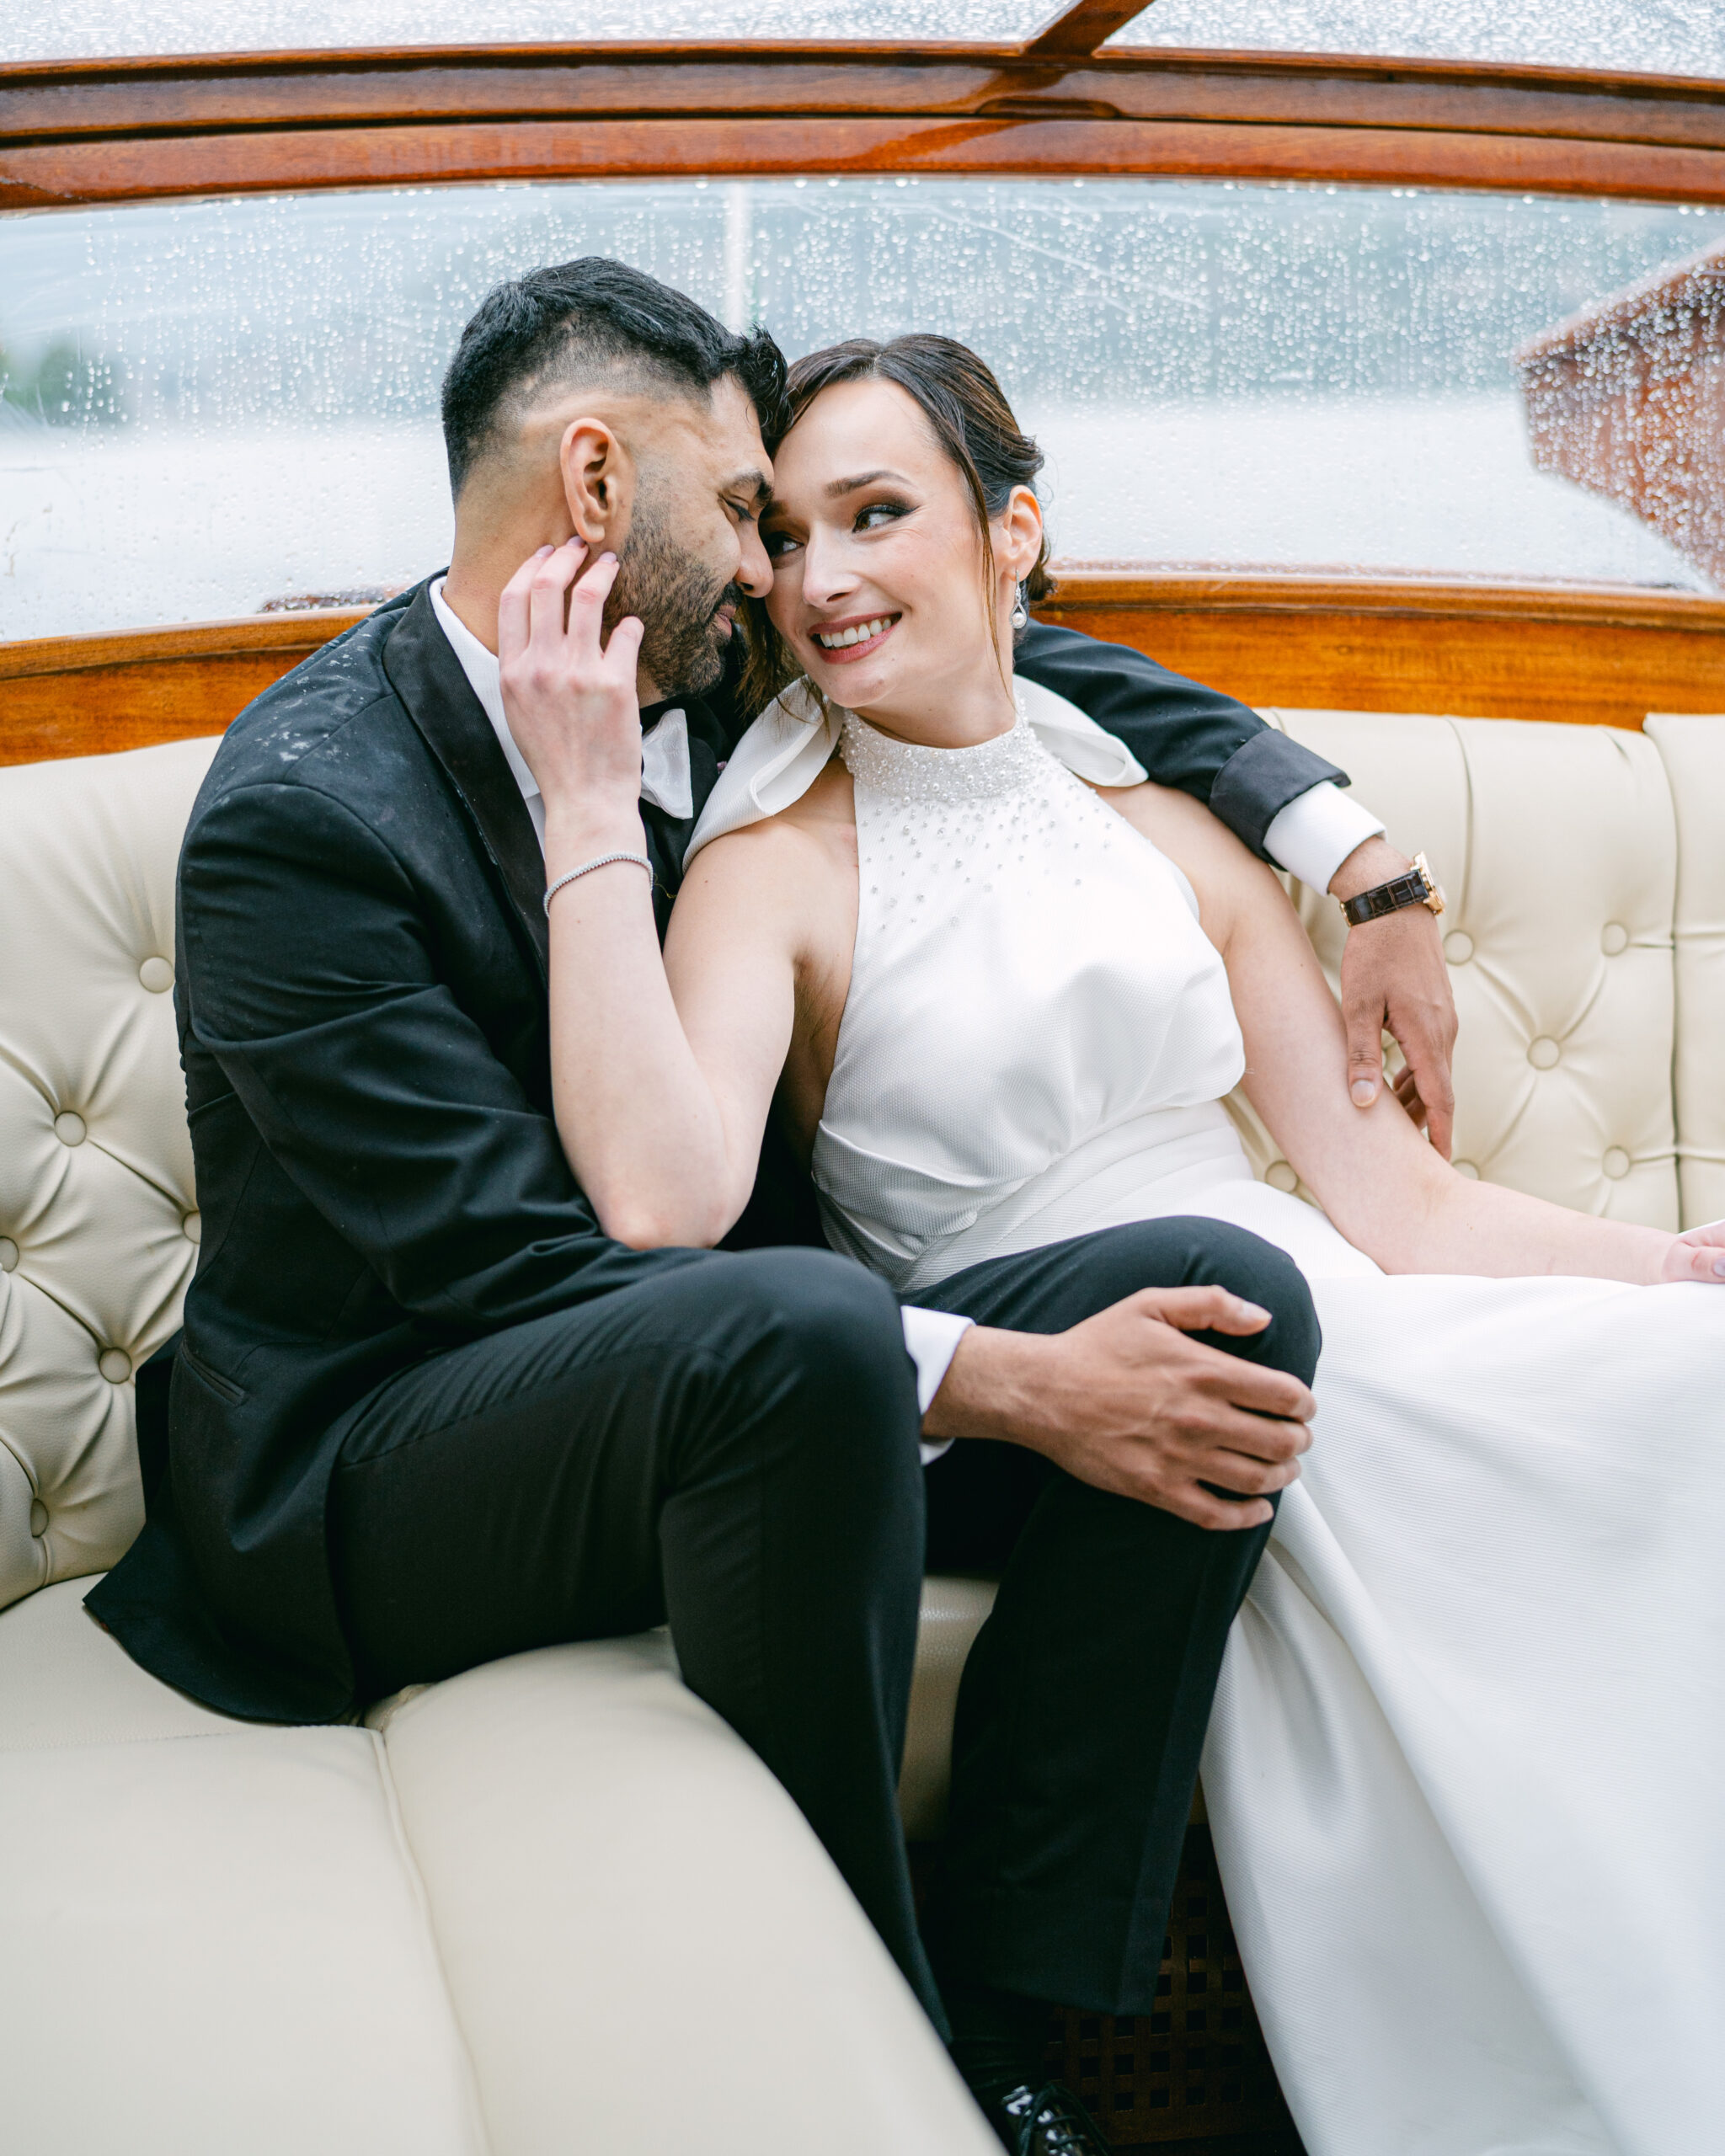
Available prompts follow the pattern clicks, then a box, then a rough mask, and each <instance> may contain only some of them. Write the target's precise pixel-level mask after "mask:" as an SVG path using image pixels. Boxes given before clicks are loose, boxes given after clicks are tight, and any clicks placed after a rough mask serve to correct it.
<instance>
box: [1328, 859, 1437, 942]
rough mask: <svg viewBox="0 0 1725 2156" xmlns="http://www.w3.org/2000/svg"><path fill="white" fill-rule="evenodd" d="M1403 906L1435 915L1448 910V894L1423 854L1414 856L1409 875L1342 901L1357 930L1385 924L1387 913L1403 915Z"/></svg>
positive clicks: (1350, 922)
mask: <svg viewBox="0 0 1725 2156" xmlns="http://www.w3.org/2000/svg"><path fill="white" fill-rule="evenodd" d="M1403 906H1424V907H1426V908H1428V909H1429V910H1430V911H1431V912H1433V913H1441V912H1442V911H1443V910H1444V894H1443V893H1442V892H1441V891H1440V890H1439V889H1438V882H1437V878H1436V877H1434V875H1433V874H1432V872H1431V870H1430V869H1429V867H1427V866H1426V858H1425V856H1424V855H1423V853H1417V854H1415V855H1414V857H1413V867H1412V868H1411V869H1410V870H1409V871H1408V873H1407V875H1405V876H1392V877H1391V878H1390V881H1389V882H1388V883H1375V884H1374V885H1373V886H1372V888H1371V889H1370V890H1369V891H1362V892H1361V893H1360V894H1359V897H1358V898H1356V899H1343V900H1342V910H1343V913H1344V914H1346V915H1347V916H1348V926H1350V927H1353V928H1358V927H1359V924H1360V923H1361V922H1362V921H1381V920H1382V919H1383V917H1384V915H1386V913H1400V912H1401V910H1402V907H1403Z"/></svg>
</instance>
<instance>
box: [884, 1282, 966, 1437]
mask: <svg viewBox="0 0 1725 2156" xmlns="http://www.w3.org/2000/svg"><path fill="white" fill-rule="evenodd" d="M899 1318H900V1322H901V1323H902V1325H903V1326H904V1328H905V1353H906V1354H907V1355H908V1356H909V1357H910V1358H911V1361H912V1362H913V1363H914V1364H916V1409H917V1412H918V1413H919V1414H922V1415H926V1414H927V1412H928V1409H929V1403H930V1402H931V1401H932V1400H933V1398H934V1396H935V1395H936V1393H937V1392H938V1391H939V1390H940V1389H941V1385H942V1383H943V1380H944V1379H945V1377H946V1374H947V1372H948V1369H950V1368H951V1367H952V1360H953V1356H954V1355H955V1354H956V1353H958V1349H959V1342H960V1341H961V1340H962V1339H963V1338H964V1335H965V1334H966V1333H967V1332H968V1331H969V1330H970V1328H971V1326H973V1325H974V1324H975V1322H976V1321H975V1318H969V1317H959V1316H958V1315H956V1314H955V1313H954V1312H953V1311H952V1310H918V1309H917V1308H916V1305H914V1304H912V1303H906V1304H905V1305H904V1307H903V1308H902V1309H901V1310H900V1312H899ZM952 1442H953V1441H952V1439H951V1438H948V1439H947V1441H946V1444H925V1445H924V1446H923V1448H922V1465H924V1466H925V1467H927V1465H928V1463H929V1462H930V1460H938V1459H939V1458H940V1456H941V1454H943V1452H945V1451H946V1450H947V1449H948V1446H949V1445H950V1444H952Z"/></svg>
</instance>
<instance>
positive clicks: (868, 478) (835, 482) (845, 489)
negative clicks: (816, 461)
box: [825, 464, 910, 501]
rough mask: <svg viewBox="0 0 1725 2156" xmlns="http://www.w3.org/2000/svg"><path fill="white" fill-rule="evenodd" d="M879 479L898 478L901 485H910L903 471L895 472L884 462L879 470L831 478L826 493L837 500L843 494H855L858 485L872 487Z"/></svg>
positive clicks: (829, 498)
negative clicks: (845, 477)
mask: <svg viewBox="0 0 1725 2156" xmlns="http://www.w3.org/2000/svg"><path fill="white" fill-rule="evenodd" d="M877 479H896V480H897V481H898V483H899V484H900V486H901V487H907V486H909V485H910V481H909V480H908V479H907V478H905V475H904V473H903V472H895V471H893V470H892V469H891V468H890V467H889V466H887V465H884V464H883V465H882V466H880V467H879V469H878V470H877V471H873V472H857V473H856V474H855V475H854V476H853V477H852V478H848V479H829V480H828V481H827V483H826V487H825V494H826V498H827V499H828V500H829V501H836V500H837V499H838V498H839V496H840V495H841V494H855V493H856V491H857V488H858V487H872V486H873V484H874V483H875V481H876V480H877Z"/></svg>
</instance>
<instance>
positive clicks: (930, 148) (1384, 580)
mask: <svg viewBox="0 0 1725 2156" xmlns="http://www.w3.org/2000/svg"><path fill="white" fill-rule="evenodd" d="M1138 12H1140V10H1139V8H1138V6H1136V5H1135V4H1132V0H1078V3H1077V4H1076V5H1071V6H1068V7H1067V8H1065V10H1064V12H1062V13H1060V15H1058V16H1057V17H1056V18H1055V20H1054V21H1053V22H1051V23H1050V24H1049V25H1048V26H1047V27H1046V28H1045V29H1043V30H1042V31H1040V32H1039V34H1038V35H1035V36H1033V37H1032V38H1030V39H1028V40H1026V41H1025V42H1023V43H1022V44H1017V45H974V44H952V43H948V44H940V43H928V42H922V43H914V44H913V43H902V44H897V43H895V44H860V43H852V44H842V45H841V44H820V45H814V44H809V45H793V44H782V43H775V44H773V45H749V44H742V43H733V44H706V45H671V44H652V45H646V44H643V45H625V44H605V45H587V46H579V45H558V46H547V45H538V46H533V45H521V46H504V47H498V46H493V47H487V48H483V49H473V50H463V49H457V48H441V47H440V48H419V49H416V50H407V49H403V50H395V51H356V52H299V53H272V54H264V55H257V54H240V55H219V56H207V57H190V58H186V57H179V56H175V57H172V58H163V59H148V60H136V61H131V60H128V61H79V62H75V63H63V62H55V63H43V64H40V65H29V66H22V67H9V68H7V69H4V70H0V210H13V211H18V210H47V209H55V208H75V207H86V206H89V205H98V204H115V203H120V202H125V201H132V200H148V199H161V198H166V197H179V198H187V197H198V196H211V195H232V194H239V193H248V192H258V191H282V190H288V191H300V190H303V189H317V188H359V187H372V186H377V187H399V186H403V185H423V184H447V183H450V182H455V181H463V180H467V181H475V180H497V179H601V178H603V179H640V178H649V177H665V176H671V177H695V176H697V175H698V176H700V177H702V178H713V179H720V178H761V177H768V176H774V175H780V174H798V175H810V176H812V175H815V174H837V173H846V174H858V175H872V174H880V173H892V174H896V175H904V174H913V173H914V174H941V175H943V176H949V177H950V176H960V175H983V174H989V173H995V174H1010V175H1015V176H1018V177H1052V176H1056V175H1066V176H1078V177H1081V176H1086V175H1090V174H1095V175H1097V176H1098V177H1103V176H1106V177H1111V178H1112V177H1119V176H1121V175H1134V174H1142V175H1149V174H1160V175H1163V176H1174V177H1193V178H1197V177H1204V178H1232V179H1257V180H1263V179H1281V180H1309V181H1327V182H1331V183H1338V184H1377V185H1399V186H1409V185H1418V186H1422V187H1442V188H1461V189H1489V190H1513V191H1514V192H1516V193H1519V194H1558V195H1563V194H1568V195H1605V196H1619V197H1630V198H1634V199H1637V200H1650V201H1673V200H1680V201H1684V202H1690V203H1696V204H1722V203H1725V83H1698V82H1694V81H1690V80H1686V79H1679V78H1672V77H1655V76H1618V75H1610V74H1605V73H1600V72H1586V71H1578V70H1561V69H1551V68H1529V67H1503V66H1497V65H1492V66H1485V65H1463V64H1461V63H1454V62H1447V61H1446V62H1441V63H1439V62H1428V61H1418V62H1416V61H1381V60H1362V59H1333V58H1327V57H1325V58H1308V57H1306V56H1298V55H1294V56H1289V55H1282V54H1267V53H1252V52H1194V51H1164V50H1162V49H1159V48H1142V47H1140V48H1133V47H1125V48H1114V49H1110V50H1108V51H1103V50H1100V49H1099V48H1100V47H1101V46H1102V45H1103V41H1104V40H1106V39H1107V38H1108V36H1109V35H1112V33H1113V32H1114V30H1116V29H1119V27H1120V26H1121V25H1122V24H1124V23H1125V22H1127V21H1129V20H1130V19H1131V17H1132V16H1133V15H1134V14H1135V13H1138ZM1043 611H1044V612H1045V613H1046V614H1047V615H1048V616H1049V617H1050V618H1055V619H1061V620H1066V621H1070V622H1072V623H1073V624H1074V625H1075V626H1078V627H1084V628H1087V629H1090V630H1092V631H1093V632H1097V633H1098V634H1102V635H1105V636H1109V637H1112V638H1114V639H1115V640H1117V641H1119V642H1123V643H1132V644H1135V645H1137V646H1139V647H1140V648H1143V649H1146V650H1150V651H1152V652H1153V653H1154V654H1156V656H1157V657H1158V658H1161V659H1163V660H1164V661H1165V662H1166V663H1167V664H1171V665H1172V666H1174V667H1176V668H1177V669H1178V670H1183V671H1187V672H1190V673H1193V674H1196V675H1199V676H1200V677H1201V678H1204V679H1206V680H1211V681H1213V682H1214V683H1215V685H1216V686H1219V687H1222V688H1226V689H1228V690H1230V691H1232V692H1233V693H1234V694H1236V695H1239V696H1243V697H1245V698H1247V700H1248V701H1250V702H1255V703H1260V704H1270V703H1273V704H1282V705H1289V706H1299V705H1306V706H1314V705H1316V706H1330V707H1351V708H1356V709H1381V710H1391V711H1393V710H1404V711H1406V710H1420V711H1446V712H1457V713H1462V714H1475V715H1481V716H1489V717H1511V718H1561V719H1572V720H1577V721H1585V722H1592V723H1609V724H1615V725H1620V726H1622V725H1627V726H1637V725H1639V723H1641V718H1642V715H1643V714H1644V713H1645V712H1647V711H1648V710H1655V709H1658V710H1671V711H1708V710H1721V709H1725V599H1719V600H1715V599H1712V598H1710V597H1706V596H1697V595H1691V594H1687V593H1677V592H1665V591H1661V590H1652V589H1643V588H1638V587H1637V588H1625V587H1610V588H1607V587H1600V586H1597V585H1565V584H1549V585H1543V584H1505V583H1493V582H1487V581H1479V582H1470V581H1458V580H1455V579H1449V580H1433V579H1416V578H1403V577H1350V576H1342V575H1338V574H1333V573H1327V574H1326V573H1317V574H1308V575H1296V574H1283V573H1280V572H1277V573H1274V574H1271V573H1258V572H1253V571H1250V570H1244V569H1240V568H1227V569H1218V570H1215V571H1210V570H1205V569H1201V568H1199V569H1188V568H1147V567H1145V566H1143V565H1138V564H1130V563H1087V564H1065V565H1063V567H1062V572H1061V588H1060V591H1059V593H1058V594H1057V595H1056V596H1055V600H1054V602H1053V603H1052V604H1051V605H1050V606H1048V607H1046V608H1045V609H1044V610H1043ZM355 618H356V616H355V615H354V614H353V613H352V612H351V611H341V610H325V611H307V612H303V613H297V614H288V615H264V616H254V617H251V618H249V619H246V620H242V621H236V622H217V623H211V624H206V625H201V626H197V627H174V628H164V629H158V630H139V631H136V632H126V633H124V634H120V635H104V636H92V637H73V638H52V639H46V640H42V641H40V642H35V643H12V644H0V762H18V761H29V760H35V759H38V758H41V757H45V756H55V755H86V754H95V753H99V752H101V751H104V750H110V749H115V748H122V747H132V746H138V745H142V744H144V743H147V742H150V741H157V740H163V739H174V738H177V737H179V736H182V735H184V734H195V733H210V732H212V731H216V730H219V728H221V727H222V726H223V725H225V724H226V723H227V721H228V719H230V718H232V716H233V715H234V713H235V712H237V711H238V709H239V708H241V707H242V706H243V704H244V703H245V702H247V701H248V700H249V698H250V697H251V696H254V695H255V694H257V693H258V692H259V690H261V689H262V688H263V687H264V686H267V684H268V682H269V681H270V680H273V679H275V676H276V675H279V674H280V673H281V672H282V671H284V670H286V667H287V666H289V665H291V664H295V663H296V662H297V660H298V659H301V658H303V657H304V656H305V655H306V654H307V652H309V651H311V650H312V649H314V648H316V647H317V646H318V644H319V643H322V642H323V641H324V640H325V639H326V638H328V637H329V636H331V635H334V634H335V633H337V632H339V630H340V629H341V628H342V627H346V626H347V625H348V623H349V622H350V621H352V620H353V619H355Z"/></svg>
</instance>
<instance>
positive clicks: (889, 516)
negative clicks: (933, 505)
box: [857, 502, 911, 531]
mask: <svg viewBox="0 0 1725 2156" xmlns="http://www.w3.org/2000/svg"><path fill="white" fill-rule="evenodd" d="M910 514H911V504H909V503H908V502H870V504H868V508H867V509H864V510H857V531H879V530H880V528H881V526H883V525H886V524H896V523H897V522H898V520H899V519H900V517H901V516H908V515H910Z"/></svg>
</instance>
